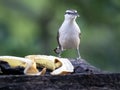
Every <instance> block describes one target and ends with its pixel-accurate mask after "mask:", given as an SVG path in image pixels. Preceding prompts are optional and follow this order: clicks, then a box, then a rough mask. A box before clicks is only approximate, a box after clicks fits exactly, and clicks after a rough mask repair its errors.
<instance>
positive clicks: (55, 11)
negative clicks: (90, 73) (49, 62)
mask: <svg viewBox="0 0 120 90" xmlns="http://www.w3.org/2000/svg"><path fill="white" fill-rule="evenodd" d="M66 9H76V10H77V11H78V13H79V14H80V18H78V19H77V23H78V24H79V26H80V28H81V31H82V36H81V45H80V52H81V56H82V58H84V59H86V60H87V61H88V62H90V63H91V64H93V65H95V66H96V67H98V68H100V69H103V70H107V71H112V72H120V65H119V64H120V60H119V56H120V41H119V38H120V0H74V1H73V0H0V55H14V56H25V55H29V54H47V55H56V54H55V53H54V52H53V49H54V48H55V47H56V46H57V41H56V35H57V31H58V29H59V27H60V25H61V24H62V22H63V20H64V13H65V10H66ZM62 57H72V58H75V57H76V51H75V50H67V51H65V52H64V53H63V54H62Z"/></svg>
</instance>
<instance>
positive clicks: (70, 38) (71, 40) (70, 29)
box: [59, 26, 79, 48]
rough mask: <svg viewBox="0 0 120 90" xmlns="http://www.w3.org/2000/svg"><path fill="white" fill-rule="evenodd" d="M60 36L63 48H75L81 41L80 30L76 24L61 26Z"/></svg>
mask: <svg viewBox="0 0 120 90" xmlns="http://www.w3.org/2000/svg"><path fill="white" fill-rule="evenodd" d="M59 36H60V37H59V41H60V44H61V45H62V46H63V48H74V47H77V45H78V43H79V32H78V31H77V28H76V27H75V26H66V27H65V26H64V28H61V31H60V32H59Z"/></svg>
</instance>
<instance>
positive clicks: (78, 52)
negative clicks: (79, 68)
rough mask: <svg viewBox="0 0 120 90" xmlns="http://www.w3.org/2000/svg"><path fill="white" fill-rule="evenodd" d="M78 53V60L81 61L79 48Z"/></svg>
mask: <svg viewBox="0 0 120 90" xmlns="http://www.w3.org/2000/svg"><path fill="white" fill-rule="evenodd" d="M77 53H78V58H77V60H80V59H81V56H80V51H79V48H77Z"/></svg>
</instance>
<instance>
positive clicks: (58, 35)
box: [57, 31, 61, 48]
mask: <svg viewBox="0 0 120 90" xmlns="http://www.w3.org/2000/svg"><path fill="white" fill-rule="evenodd" d="M57 42H58V46H59V48H61V45H60V42H59V31H58V32H57Z"/></svg>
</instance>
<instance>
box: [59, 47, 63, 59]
mask: <svg viewBox="0 0 120 90" xmlns="http://www.w3.org/2000/svg"><path fill="white" fill-rule="evenodd" d="M62 51H63V48H62V47H61V48H59V54H58V57H61V54H62Z"/></svg>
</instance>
